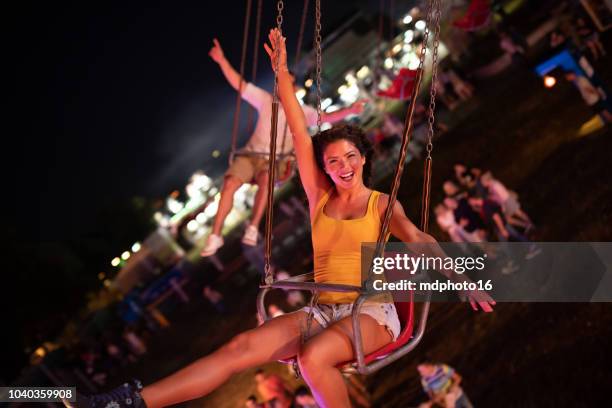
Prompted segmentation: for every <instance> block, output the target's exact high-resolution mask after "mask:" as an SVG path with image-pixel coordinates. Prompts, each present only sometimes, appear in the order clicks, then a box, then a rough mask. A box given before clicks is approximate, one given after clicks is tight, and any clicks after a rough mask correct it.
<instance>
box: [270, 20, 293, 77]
mask: <svg viewBox="0 0 612 408" xmlns="http://www.w3.org/2000/svg"><path fill="white" fill-rule="evenodd" d="M268 40H269V41H270V45H268V44H265V43H264V48H265V50H266V52H267V53H268V56H269V57H270V62H271V63H272V70H274V71H275V72H276V70H277V69H278V71H279V72H283V71H287V70H288V68H287V47H286V45H285V37H283V35H282V34H281V32H280V31H279V30H278V28H274V29H272V30H270V34H268ZM277 58H278V60H277Z"/></svg>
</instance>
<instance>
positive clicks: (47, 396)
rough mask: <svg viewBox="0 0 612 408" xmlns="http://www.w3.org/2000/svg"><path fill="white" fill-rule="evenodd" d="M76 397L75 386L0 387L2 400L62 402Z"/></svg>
mask: <svg viewBox="0 0 612 408" xmlns="http://www.w3.org/2000/svg"><path fill="white" fill-rule="evenodd" d="M75 399H76V389H75V387H0V402H61V401H74V400H75Z"/></svg>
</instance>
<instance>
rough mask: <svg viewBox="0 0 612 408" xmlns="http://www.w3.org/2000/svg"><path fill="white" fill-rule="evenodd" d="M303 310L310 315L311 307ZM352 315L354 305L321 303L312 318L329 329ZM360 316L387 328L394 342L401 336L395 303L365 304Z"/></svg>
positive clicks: (314, 308)
mask: <svg viewBox="0 0 612 408" xmlns="http://www.w3.org/2000/svg"><path fill="white" fill-rule="evenodd" d="M301 310H302V311H304V312H306V313H310V306H305V307H303V308H302V309H301ZM352 313H353V304H352V303H329V304H328V303H320V304H317V305H315V306H314V307H313V312H312V316H313V318H314V319H315V320H316V322H317V323H319V324H320V325H321V327H323V328H327V327H328V326H329V325H331V324H332V323H335V322H337V321H338V320H341V319H344V318H345V317H347V316H351V315H352ZM360 314H366V315H368V316H371V317H372V318H373V319H374V320H376V321H377V322H378V324H380V325H381V326H385V327H386V328H387V330H388V331H389V333H390V334H391V336H392V337H393V341H395V340H396V339H397V336H399V334H400V331H401V324H400V321H399V318H398V316H397V310H396V309H395V305H394V304H393V303H382V302H364V304H363V305H362V306H361V310H360Z"/></svg>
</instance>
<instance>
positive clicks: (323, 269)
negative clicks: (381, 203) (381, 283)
mask: <svg viewBox="0 0 612 408" xmlns="http://www.w3.org/2000/svg"><path fill="white" fill-rule="evenodd" d="M380 194H381V193H380V192H378V191H372V193H371V194H370V198H369V200H368V208H367V211H366V214H365V215H364V216H363V217H361V218H357V219H352V220H338V219H335V218H331V217H328V216H327V215H325V211H324V209H325V204H326V203H327V201H328V200H329V191H328V192H326V193H325V194H323V197H321V199H320V200H319V202H318V203H317V206H316V208H315V213H314V217H313V219H312V247H313V254H314V278H315V282H317V283H335V284H342V285H353V286H361V283H362V282H361V281H362V279H361V243H362V242H376V240H377V239H378V234H379V232H380V224H381V223H380V215H379V214H378V197H379V196H380ZM357 296H358V294H357V293H351V292H347V293H340V292H321V293H320V295H319V303H352V302H353V301H354V300H355V299H356V298H357Z"/></svg>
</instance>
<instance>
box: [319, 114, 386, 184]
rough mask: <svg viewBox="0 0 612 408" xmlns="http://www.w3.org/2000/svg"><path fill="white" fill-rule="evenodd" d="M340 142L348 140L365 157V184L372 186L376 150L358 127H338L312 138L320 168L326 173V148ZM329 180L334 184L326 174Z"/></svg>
mask: <svg viewBox="0 0 612 408" xmlns="http://www.w3.org/2000/svg"><path fill="white" fill-rule="evenodd" d="M338 140H346V141H349V142H351V143H352V144H353V145H355V147H356V148H357V150H359V153H361V155H362V156H363V157H365V159H366V160H365V164H364V165H363V184H365V185H366V186H367V187H369V185H370V177H371V175H372V157H373V155H374V149H373V148H372V144H371V143H370V141H369V140H368V138H367V137H366V135H365V133H363V131H362V130H361V129H360V128H359V127H357V126H351V125H344V124H343V125H336V126H333V127H332V128H331V129H327V130H324V131H322V132H319V133H317V134H316V135H314V136H313V137H312V143H313V145H314V152H315V157H316V159H317V164H318V165H319V168H320V169H321V170H322V171H323V172H325V164H324V162H323V152H324V151H325V148H326V147H327V146H328V145H330V144H332V143H334V142H337V141H338ZM325 175H326V176H327V179H328V180H329V181H330V183H331V184H334V182H333V180H332V179H331V177H329V175H328V174H327V173H325Z"/></svg>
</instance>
